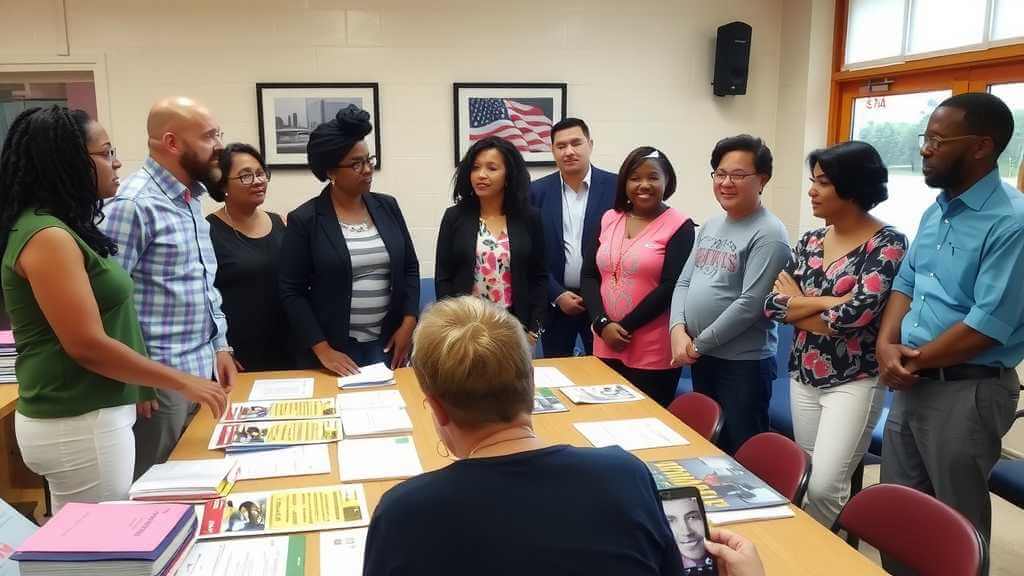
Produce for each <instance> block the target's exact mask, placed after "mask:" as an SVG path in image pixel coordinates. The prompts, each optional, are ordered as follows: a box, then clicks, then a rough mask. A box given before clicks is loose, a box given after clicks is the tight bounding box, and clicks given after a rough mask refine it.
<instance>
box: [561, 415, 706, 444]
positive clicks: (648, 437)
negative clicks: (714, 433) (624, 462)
mask: <svg viewBox="0 0 1024 576" xmlns="http://www.w3.org/2000/svg"><path fill="white" fill-rule="evenodd" d="M573 426H575V427H576V430H578V431H579V433H580V434H583V436H584V437H585V438H586V439H587V440H589V441H590V443H591V444H593V445H594V446H596V447H598V448H604V447H605V446H621V447H622V448H623V449H624V450H642V449H644V448H664V447H667V446H685V445H687V444H689V442H688V441H687V440H686V438H683V437H682V436H680V435H679V434H678V433H677V432H676V431H675V430H673V429H671V428H669V427H668V426H667V425H666V424H665V423H664V422H662V421H661V420H658V419H657V418H633V419H629V420H603V421H599V422H577V423H576V424H573Z"/></svg>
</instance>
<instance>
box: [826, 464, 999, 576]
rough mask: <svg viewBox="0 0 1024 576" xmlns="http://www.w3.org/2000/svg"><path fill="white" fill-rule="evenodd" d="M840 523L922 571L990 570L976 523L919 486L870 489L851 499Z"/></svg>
mask: <svg viewBox="0 0 1024 576" xmlns="http://www.w3.org/2000/svg"><path fill="white" fill-rule="evenodd" d="M836 523H837V524H838V526H839V527H840V528H842V529H844V530H846V531H847V532H849V533H850V534H853V535H856V536H858V537H859V538H860V539H862V540H864V541H865V542H867V543H868V544H871V545H872V546H874V547H875V548H877V549H878V551H879V552H881V553H882V554H885V555H886V556H889V557H891V558H892V559H894V560H896V561H897V562H900V563H901V564H903V565H905V566H906V567H907V568H910V569H911V570H913V571H914V572H915V573H916V574H919V575H920V576H938V575H940V574H941V575H948V574H963V575H965V576H966V575H969V574H972V575H973V574H985V573H987V572H988V555H987V553H986V551H985V548H986V546H985V544H984V542H985V540H984V537H983V536H982V535H981V534H980V533H979V532H978V530H977V529H976V528H975V527H974V525H973V524H971V523H970V522H969V521H968V520H967V519H966V518H964V517H963V516H962V515H961V514H960V513H959V512H957V511H956V510H954V509H952V508H950V507H949V506H947V505H946V504H943V503H942V502H940V501H939V500H937V499H935V498H933V497H931V496H929V495H928V494H925V493H924V492H919V491H917V490H914V489H913V488H908V487H906V486H900V485H897V484H875V485H874V486H870V487H868V488H865V489H863V490H861V491H860V492H858V493H857V494H856V495H855V496H854V497H853V498H851V499H850V501H849V502H847V503H846V506H845V507H844V508H843V511H842V512H841V513H840V514H839V519H838V520H837V521H836Z"/></svg>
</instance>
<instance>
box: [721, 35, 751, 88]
mask: <svg viewBox="0 0 1024 576" xmlns="http://www.w3.org/2000/svg"><path fill="white" fill-rule="evenodd" d="M752 31H753V29H752V28H751V27H750V24H747V23H745V22H730V23H728V24H726V25H724V26H719V27H718V41H717V42H716V43H715V80H714V82H713V83H712V86H714V91H715V96H734V95H737V94H746V93H747V73H748V72H749V68H750V34H751V32H752Z"/></svg>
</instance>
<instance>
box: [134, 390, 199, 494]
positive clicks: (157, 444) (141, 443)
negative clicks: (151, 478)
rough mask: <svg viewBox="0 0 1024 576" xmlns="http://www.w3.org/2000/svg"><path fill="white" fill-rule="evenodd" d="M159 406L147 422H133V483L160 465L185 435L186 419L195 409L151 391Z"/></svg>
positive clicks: (168, 393) (166, 393)
mask: <svg viewBox="0 0 1024 576" xmlns="http://www.w3.org/2000/svg"><path fill="white" fill-rule="evenodd" d="M154 390H155V391H156V401H157V403H158V404H159V405H160V407H159V408H157V409H156V410H154V411H153V416H152V417H151V418H146V417H144V416H139V417H138V419H137V420H136V421H135V427H134V428H133V431H134V432H135V479H136V480H137V479H138V478H139V476H142V475H143V474H145V473H146V470H149V469H150V468H151V467H152V466H153V465H154V464H163V463H164V462H166V461H167V457H168V456H170V455H171V451H172V450H174V446H175V445H176V444H177V443H178V439H179V438H181V434H182V432H184V431H185V425H186V424H187V423H188V417H189V415H190V414H192V413H193V412H195V410H196V408H197V405H196V404H195V403H193V402H190V401H189V400H188V399H187V398H185V397H184V396H182V395H181V394H179V393H177V392H175V391H173V390H165V389H162V388H155V389H154Z"/></svg>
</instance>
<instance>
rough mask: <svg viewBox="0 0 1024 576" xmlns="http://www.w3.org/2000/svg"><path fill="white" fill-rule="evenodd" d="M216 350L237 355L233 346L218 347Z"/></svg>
mask: <svg viewBox="0 0 1024 576" xmlns="http://www.w3.org/2000/svg"><path fill="white" fill-rule="evenodd" d="M216 351H217V352H227V353H228V354H231V355H232V356H234V355H235V349H234V348H232V347H231V346H221V347H220V348H217V350H216Z"/></svg>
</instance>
